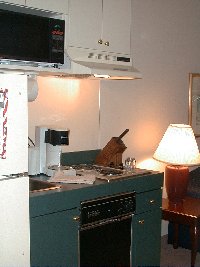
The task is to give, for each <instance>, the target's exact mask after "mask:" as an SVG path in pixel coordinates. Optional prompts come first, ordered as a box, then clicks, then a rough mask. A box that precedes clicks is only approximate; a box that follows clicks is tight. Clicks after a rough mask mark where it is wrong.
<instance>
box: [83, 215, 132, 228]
mask: <svg viewBox="0 0 200 267" xmlns="http://www.w3.org/2000/svg"><path fill="white" fill-rule="evenodd" d="M132 215H133V214H126V215H122V216H118V217H114V218H108V219H104V220H102V221H98V222H92V223H88V224H84V225H81V227H80V229H81V230H88V229H91V228H95V227H100V226H102V225H106V224H109V223H113V222H120V221H123V220H127V219H130V218H131V217H132Z"/></svg>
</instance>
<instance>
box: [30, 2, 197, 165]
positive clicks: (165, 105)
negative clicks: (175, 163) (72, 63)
mask: <svg viewBox="0 0 200 267" xmlns="http://www.w3.org/2000/svg"><path fill="white" fill-rule="evenodd" d="M199 14H200V1H199V0H190V1H189V0H167V1H164V0H133V32H132V53H133V60H134V65H135V66H136V67H137V68H138V69H139V70H140V71H141V72H142V75H143V79H142V80H136V81H101V83H100V87H101V89H100V92H101V96H100V106H101V113H100V139H98V137H97V135H98V133H97V132H99V131H98V130H99V129H98V108H97V106H98V103H97V102H95V101H98V82H94V81H92V82H85V81H82V82H80V88H81V90H80V92H81V95H80V97H79V100H78V102H77V105H76V104H74V106H73V108H72V107H71V108H69V109H68V108H67V107H65V108H62V109H61V108H60V101H61V98H60V96H59V95H57V94H55V93H54V100H52V99H51V100H49V97H50V95H51V90H49V88H50V87H51V85H50V84H49V83H48V82H47V81H46V85H45V84H44V83H43V81H41V80H40V84H39V85H40V92H42V91H43V93H42V94H44V90H45V92H46V93H45V96H44V95H43V96H42V97H41V96H39V98H38V99H37V100H36V102H33V103H30V104H29V109H30V114H29V122H30V126H29V130H30V135H31V136H33V132H34V125H36V124H38V123H40V122H42V123H45V124H46V123H49V122H52V121H57V122H61V123H62V124H63V125H67V127H69V128H71V129H72V131H71V137H70V139H71V142H72V147H69V149H72V150H73V149H76V150H79V149H80V150H82V149H92V148H95V146H96V147H98V142H99V141H98V140H100V147H103V146H104V145H105V144H106V143H107V142H108V141H109V140H110V138H111V137H112V136H118V135H119V134H120V133H121V132H122V131H123V130H125V129H126V128H129V130H130V131H129V133H128V134H127V135H126V136H125V137H124V139H123V141H124V143H125V144H126V146H127V147H128V148H127V150H126V151H125V152H124V158H125V157H127V156H135V157H136V159H137V162H138V164H139V166H144V167H145V166H146V167H149V168H155V169H160V170H163V166H162V165H160V164H158V163H156V162H155V161H153V160H152V159H151V157H152V155H153V153H154V151H155V149H156V147H157V145H158V143H159V141H160V139H161V137H162V135H163V134H164V132H165V130H166V129H167V127H168V125H169V124H170V123H188V87H189V84H188V74H189V72H200V53H199V47H200V30H199V25H200V16H199ZM64 87H66V88H67V87H69V85H67V82H66V84H65V86H64ZM88 88H89V89H88ZM92 88H93V89H94V91H92ZM88 90H89V91H88ZM90 93H92V94H91V95H90ZM69 97H70V96H68V97H67V98H68V99H69ZM81 101H83V102H82V103H85V104H84V108H82V106H81V105H80V103H81ZM61 102H62V106H63V107H64V105H65V104H64V98H63V99H62V101H61ZM94 102H95V104H93V103H94ZM52 103H54V104H55V105H54V108H53V109H52ZM86 103H87V104H86ZM91 105H92V106H91ZM86 106H87V107H88V110H89V111H90V112H87V109H86ZM47 108H48V109H47ZM83 111H84V112H83ZM94 111H95V115H94V114H93V116H92V117H91V119H90V121H89V122H88V123H86V124H85V120H86V118H85V116H84V114H85V112H86V113H87V114H89V117H90V115H91V112H94ZM52 114H53V115H52ZM65 121H66V124H65V123H64V122H65ZM85 125H86V126H85ZM77 129H79V132H78V130H77ZM83 137H84V141H82V140H83V139H82V138H83ZM91 140H92V141H91ZM145 160H148V161H146V162H145V164H144V161H145Z"/></svg>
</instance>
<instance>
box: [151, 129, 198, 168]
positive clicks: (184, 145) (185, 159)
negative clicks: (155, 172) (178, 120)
mask: <svg viewBox="0 0 200 267" xmlns="http://www.w3.org/2000/svg"><path fill="white" fill-rule="evenodd" d="M153 158H154V159H156V160H158V161H161V162H164V163H167V164H170V165H184V166H194V165H198V164H200V154H199V149H198V146H197V143H196V139H195V136H194V132H193V130H192V127H191V126H190V125H186V124H170V125H169V127H168V128H167V131H166V132H165V134H164V136H163V138H162V140H161V142H160V144H159V146H158V148H157V149H156V151H155V153H154V155H153Z"/></svg>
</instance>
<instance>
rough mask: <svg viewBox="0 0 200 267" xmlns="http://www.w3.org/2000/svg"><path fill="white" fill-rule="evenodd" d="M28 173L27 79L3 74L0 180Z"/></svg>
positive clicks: (1, 86)
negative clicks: (10, 175) (0, 178)
mask: <svg viewBox="0 0 200 267" xmlns="http://www.w3.org/2000/svg"><path fill="white" fill-rule="evenodd" d="M27 171H28V102H27V76H25V75H11V74H0V177H1V175H5V174H14V173H22V172H27Z"/></svg>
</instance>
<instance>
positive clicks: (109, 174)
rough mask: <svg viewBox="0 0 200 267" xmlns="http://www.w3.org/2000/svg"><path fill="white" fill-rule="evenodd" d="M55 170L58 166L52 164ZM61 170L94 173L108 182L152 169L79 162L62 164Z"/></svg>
mask: <svg viewBox="0 0 200 267" xmlns="http://www.w3.org/2000/svg"><path fill="white" fill-rule="evenodd" d="M54 168H55V170H56V169H57V168H58V166H51V169H54ZM60 168H61V170H62V171H63V172H64V173H65V174H67V173H68V174H70V172H71V171H72V170H73V171H74V170H75V172H76V176H77V177H78V176H79V177H80V178H81V177H86V176H88V175H92V176H93V177H95V178H96V179H103V180H107V181H108V182H109V181H111V180H115V179H123V178H126V177H132V176H138V175H144V174H149V173H151V171H149V170H145V169H139V168H135V169H133V170H131V171H126V170H124V169H115V168H111V167H105V166H99V165H94V164H77V165H70V166H61V167H60Z"/></svg>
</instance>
